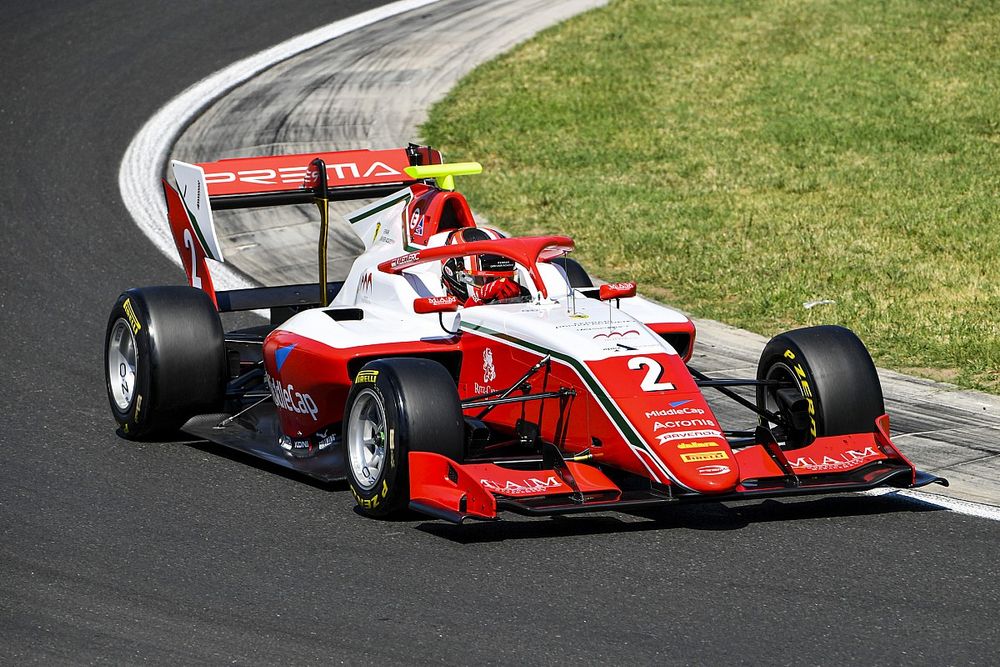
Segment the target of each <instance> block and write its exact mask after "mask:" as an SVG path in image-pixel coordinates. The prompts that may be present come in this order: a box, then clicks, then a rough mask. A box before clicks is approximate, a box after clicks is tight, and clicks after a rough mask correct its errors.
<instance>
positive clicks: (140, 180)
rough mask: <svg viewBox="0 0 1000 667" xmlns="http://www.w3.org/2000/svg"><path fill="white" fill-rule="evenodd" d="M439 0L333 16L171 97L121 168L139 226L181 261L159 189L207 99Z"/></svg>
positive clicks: (226, 276)
mask: <svg viewBox="0 0 1000 667" xmlns="http://www.w3.org/2000/svg"><path fill="white" fill-rule="evenodd" d="M439 1H440V0H400V2H393V3H391V4H388V5H385V6H383V7H379V8H377V9H372V10H370V11H367V12H363V13H361V14H356V15H355V16H352V17H350V18H346V19H343V20H341V21H335V22H334V23H330V24H328V25H325V26H323V27H321V28H317V29H316V30H313V31H311V32H307V33H305V34H303V35H299V36H298V37H293V38H292V39H289V40H287V41H285V42H282V43H281V44H277V45H276V46H272V47H271V48H269V49H265V50H263V51H260V52H259V53H255V54H254V55H252V56H250V57H249V58H244V59H243V60H240V61H238V62H235V63H233V64H232V65H230V66H229V67H226V68H224V69H221V70H219V71H218V72H216V73H214V74H212V75H210V76H207V77H205V78H204V79H202V80H201V81H199V82H198V83H196V84H194V85H192V86H190V87H189V88H188V89H187V90H185V91H184V92H182V93H181V94H180V95H178V96H177V97H175V98H174V99H172V100H170V102H168V103H167V104H166V105H165V106H164V107H162V108H161V109H160V110H159V111H157V112H156V114H155V115H154V116H153V117H152V118H150V119H149V120H148V121H147V122H146V124H145V125H143V126H142V129H141V130H139V133H138V134H136V135H135V137H134V138H133V139H132V142H131V143H130V144H129V146H128V148H127V149H126V151H125V156H124V157H123V158H122V164H121V168H120V169H119V171H118V189H119V190H120V191H121V195H122V201H124V202H125V207H126V208H127V209H128V211H129V213H130V214H131V215H132V218H133V219H134V220H135V223H136V224H137V225H138V226H139V229H141V230H142V232H143V234H145V235H146V237H147V238H148V239H149V240H150V241H152V242H153V245H154V246H156V248H157V249H158V250H159V251H160V252H162V253H163V254H164V255H166V256H167V257H168V258H170V259H171V260H173V262H174V263H175V264H176V265H177V266H181V261H180V257H179V256H178V255H177V250H176V248H175V247H174V241H173V238H172V237H171V236H170V228H169V227H168V225H167V209H166V205H165V204H164V201H163V195H162V193H161V188H160V178H161V177H162V175H163V173H164V167H165V166H166V162H167V158H168V157H169V156H170V151H171V149H172V148H173V145H174V142H175V141H176V140H177V137H178V136H180V133H181V131H182V130H183V129H184V128H185V127H187V126H188V124H190V123H191V121H193V120H194V119H195V117H197V116H198V114H200V113H201V112H202V111H203V110H204V109H205V108H206V107H207V106H208V105H209V104H211V103H212V102H214V101H215V100H217V99H219V98H220V97H222V96H223V95H225V94H226V93H228V92H229V91H230V90H232V89H233V88H235V87H236V86H238V85H239V84H241V83H243V82H245V81H247V80H249V79H251V78H252V77H254V76H256V75H257V74H259V73H260V72H263V71H264V70H266V69H267V68H269V67H271V66H273V65H275V64H277V63H279V62H281V61H282V60H287V59H288V58H291V57H292V56H295V55H298V54H299V53H302V52H303V51H308V50H309V49H311V48H313V47H316V46H319V45H320V44H323V43H325V42H329V41H330V40H331V39H336V38H337V37H341V36H342V35H346V34H347V33H349V32H352V31H354V30H358V29H360V28H364V27H366V26H369V25H371V24H373V23H377V22H379V21H382V20H385V19H387V18H391V17H393V16H396V15H397V14H402V13H403V12H408V11H410V10H413V9H418V8H420V7H424V6H425V5H430V4H433V3H435V2H439ZM211 270H212V280H213V281H214V283H215V287H216V289H239V288H243V287H255V286H256V283H254V282H252V281H250V280H249V279H248V278H247V277H246V276H244V275H243V274H242V273H241V272H239V271H237V270H235V269H233V268H231V267H229V266H226V265H225V264H218V263H216V262H212V269H211Z"/></svg>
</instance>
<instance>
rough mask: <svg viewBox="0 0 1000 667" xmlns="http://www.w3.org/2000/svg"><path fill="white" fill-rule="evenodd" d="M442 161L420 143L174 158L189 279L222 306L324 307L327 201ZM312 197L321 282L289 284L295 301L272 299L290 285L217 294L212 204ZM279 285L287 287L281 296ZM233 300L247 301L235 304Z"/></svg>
mask: <svg viewBox="0 0 1000 667" xmlns="http://www.w3.org/2000/svg"><path fill="white" fill-rule="evenodd" d="M441 161H442V159H441V153H440V152H439V151H437V150H434V149H433V148H430V147H429V146H417V145H415V144H410V145H409V146H407V147H406V148H393V149H387V150H376V151H372V150H352V151H335V152H325V153H302V154H298V155H273V156H264V157H248V158H231V159H225V160H218V161H216V162H204V163H198V164H190V163H187V162H181V161H179V160H174V161H172V162H171V167H172V170H173V173H174V180H175V182H176V184H177V187H176V189H174V188H173V187H172V186H171V185H170V184H169V183H168V182H167V181H166V180H164V181H163V189H164V195H165V197H166V200H167V217H168V219H169V222H170V230H171V233H172V235H173V238H174V244H175V245H176V246H177V252H178V253H179V254H180V256H181V262H182V264H183V265H184V270H185V272H186V273H187V276H188V281H189V283H190V284H191V286H192V287H197V288H199V289H203V290H204V291H206V292H207V293H208V294H209V296H211V297H212V300H213V301H215V303H216V305H217V306H218V307H219V308H220V310H237V309H257V308H268V307H274V306H290V305H296V306H300V305H323V306H325V305H327V304H328V303H329V299H330V295H329V289H328V286H327V280H326V238H327V230H328V226H329V213H328V205H329V202H330V201H346V200H352V199H366V198H377V197H384V196H386V195H390V194H392V193H394V192H396V191H398V190H400V189H402V188H405V187H408V186H409V185H412V184H414V183H419V182H422V180H423V179H424V178H426V176H424V175H423V174H420V175H417V174H413V175H410V173H412V171H410V173H408V171H409V170H411V168H412V167H421V166H428V165H437V164H441ZM310 203H311V204H315V205H316V206H317V207H318V208H319V212H320V247H319V267H320V268H319V275H320V280H319V284H318V285H315V286H306V285H292V286H288V287H290V288H296V289H294V290H293V291H294V293H295V294H296V295H297V296H296V297H295V303H294V304H286V303H273V304H272V303H269V301H274V300H277V301H286V300H288V299H287V298H285V297H284V293H285V292H287V291H288V290H284V288H266V290H264V291H261V290H250V292H253V293H255V294H254V296H255V297H256V298H246V297H247V295H241V297H240V298H238V299H229V298H225V297H224V294H223V293H219V294H218V295H217V294H216V292H215V290H214V287H213V285H212V280H211V276H210V274H209V271H208V264H207V262H206V261H205V260H206V259H213V260H215V261H218V262H223V261H225V260H224V258H223V255H222V247H221V245H220V244H219V241H218V237H217V235H216V232H215V220H214V219H213V216H212V211H213V210H227V209H239V208H251V207H260V206H285V205H291V204H310ZM309 287H312V289H309ZM262 289H264V288H262ZM278 289H283V291H282V292H281V294H280V295H279V293H278V292H277V291H276V290H278ZM246 291H247V290H243V291H241V292H246ZM265 292H267V293H265ZM270 292H274V293H273V294H270ZM304 292H305V293H311V294H315V295H316V296H317V297H318V299H317V300H316V301H315V302H314V303H303V302H302V300H301V299H302V296H303V293H304ZM220 297H223V298H220ZM234 301H236V302H238V303H240V304H242V305H243V306H244V307H243V308H234V307H233V306H234V305H236V304H235V303H234ZM227 306H228V307H227ZM272 317H273V315H272Z"/></svg>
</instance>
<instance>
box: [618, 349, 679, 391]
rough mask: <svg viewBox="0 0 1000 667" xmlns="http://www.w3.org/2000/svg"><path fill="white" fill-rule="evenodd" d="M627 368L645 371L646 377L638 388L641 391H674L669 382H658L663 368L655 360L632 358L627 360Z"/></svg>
mask: <svg viewBox="0 0 1000 667" xmlns="http://www.w3.org/2000/svg"><path fill="white" fill-rule="evenodd" d="M628 367H629V369H631V370H633V371H638V370H642V369H643V368H645V369H646V376H645V377H644V378H642V382H641V383H640V384H639V387H640V388H641V389H642V390H643V391H668V390H670V389H675V388H676V387H674V385H673V384H671V383H670V382H660V379H661V378H662V377H663V366H661V365H660V363H659V362H658V361H656V360H655V359H650V358H649V357H632V358H631V359H629V360H628Z"/></svg>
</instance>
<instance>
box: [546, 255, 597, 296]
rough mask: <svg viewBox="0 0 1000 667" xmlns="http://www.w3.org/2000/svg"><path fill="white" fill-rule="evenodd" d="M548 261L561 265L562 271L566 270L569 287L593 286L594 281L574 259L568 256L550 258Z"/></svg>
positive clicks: (585, 287) (583, 287) (582, 287)
mask: <svg viewBox="0 0 1000 667" xmlns="http://www.w3.org/2000/svg"><path fill="white" fill-rule="evenodd" d="M550 263H552V264H555V265H556V266H561V267H562V269H563V271H565V272H566V278H567V279H568V280H569V286H570V287H576V288H578V289H587V288H590V287H593V286H594V281H593V280H591V279H590V276H589V275H587V272H586V270H584V268H583V265H582V264H580V262H578V261H576V260H575V259H570V258H569V257H557V258H555V259H553V260H551V262H550Z"/></svg>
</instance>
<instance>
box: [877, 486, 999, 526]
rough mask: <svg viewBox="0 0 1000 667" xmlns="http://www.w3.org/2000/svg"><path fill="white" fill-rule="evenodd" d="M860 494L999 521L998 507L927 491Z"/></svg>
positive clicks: (880, 491) (893, 490) (878, 490)
mask: <svg viewBox="0 0 1000 667" xmlns="http://www.w3.org/2000/svg"><path fill="white" fill-rule="evenodd" d="M862 493H864V494H865V495H868V496H886V495H892V496H896V497H902V498H906V499H907V500H909V501H910V502H918V503H923V504H924V505H933V506H934V507H940V508H942V509H946V510H951V511H952V512H957V513H959V514H967V515H969V516H974V517H979V518H980V519H989V520H991V521H1000V507H993V506H992V505H983V504H980V503H974V502H971V501H968V500H959V499H958V498H949V497H947V496H939V495H937V494H934V493H929V492H927V491H911V490H909V489H872V490H871V491H863V492H862Z"/></svg>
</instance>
